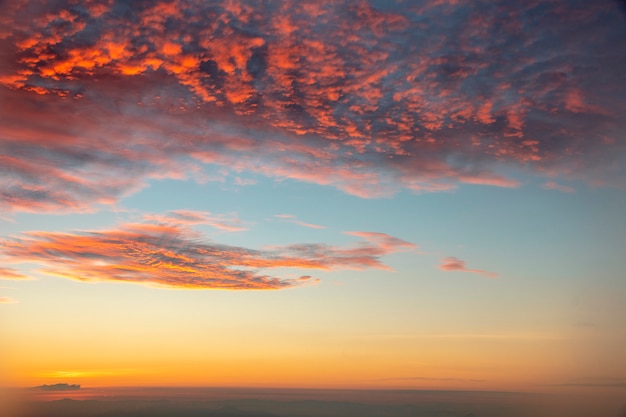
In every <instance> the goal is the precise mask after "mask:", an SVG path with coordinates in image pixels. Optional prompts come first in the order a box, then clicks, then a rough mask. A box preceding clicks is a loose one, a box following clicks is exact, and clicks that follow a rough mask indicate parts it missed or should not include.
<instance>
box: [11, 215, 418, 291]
mask: <svg viewBox="0 0 626 417" xmlns="http://www.w3.org/2000/svg"><path fill="white" fill-rule="evenodd" d="M363 235H364V236H365V235H366V234H363ZM375 236H376V239H368V241H362V242H359V243H357V244H356V245H353V246H347V247H337V246H330V245H324V244H297V245H288V246H274V247H271V248H266V249H264V250H255V249H248V248H243V247H238V246H230V245H224V244H219V243H215V242H212V241H209V240H207V239H206V238H205V237H204V236H203V235H202V234H200V233H198V232H197V231H194V230H192V229H190V228H189V227H188V226H185V225H183V224H166V223H129V224H124V225H121V226H120V227H118V228H114V229H111V230H102V231H90V232H76V233H50V232H30V233H26V234H24V235H23V236H21V237H18V238H12V239H7V240H5V241H3V242H2V244H3V247H4V249H3V252H4V255H5V256H6V257H7V258H9V259H11V260H12V261H13V262H36V263H39V264H41V265H42V266H43V268H42V269H41V271H42V272H44V273H47V274H52V275H55V276H59V277H64V278H69V279H74V280H79V281H95V282H97V281H114V282H132V283H140V284H147V285H154V286H161V287H169V288H191V289H202V288H206V289H232V290H251V289H281V288H289V287H295V286H300V285H306V284H311V283H315V282H317V280H316V279H315V278H313V277H311V276H310V275H302V276H300V277H299V278H296V279H283V278H280V277H276V276H272V275H268V274H265V273H261V272H260V271H261V270H265V269H273V268H294V269H317V270H327V271H332V270H336V269H342V268H347V269H356V270H361V269H367V268H378V269H390V268H389V267H388V266H387V265H385V264H383V263H382V262H381V260H380V257H381V256H384V255H387V254H389V253H393V252H395V251H397V250H400V249H402V248H404V247H406V246H407V245H410V244H409V243H408V242H404V241H400V240H399V239H396V238H393V237H391V236H388V235H384V234H375Z"/></svg>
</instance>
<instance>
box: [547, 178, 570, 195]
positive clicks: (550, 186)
mask: <svg viewBox="0 0 626 417" xmlns="http://www.w3.org/2000/svg"><path fill="white" fill-rule="evenodd" d="M543 188H545V189H546V190H557V191H560V192H562V193H573V192H574V188H572V187H570V186H568V185H563V184H559V183H556V182H554V181H547V182H546V183H544V184H543Z"/></svg>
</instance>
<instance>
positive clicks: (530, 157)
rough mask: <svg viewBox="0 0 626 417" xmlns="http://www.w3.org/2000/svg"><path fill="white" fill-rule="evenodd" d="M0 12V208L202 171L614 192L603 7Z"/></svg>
mask: <svg viewBox="0 0 626 417" xmlns="http://www.w3.org/2000/svg"><path fill="white" fill-rule="evenodd" d="M0 15H1V16H2V17H1V18H0V23H1V25H0V26H1V27H2V29H1V30H0V60H1V63H2V66H1V67H0V98H1V100H0V155H2V161H1V162H2V163H1V164H0V166H1V167H2V168H1V169H2V179H1V180H0V202H1V204H2V208H3V209H4V210H18V211H36V212H40V211H58V210H64V211H67V210H77V211H79V210H91V209H93V207H94V205H95V204H108V203H111V202H113V201H115V200H117V199H119V198H121V197H123V196H124V195H127V194H129V193H132V192H135V191H137V190H138V189H140V188H141V187H143V186H145V185H146V180H147V179H149V178H155V177H157V178H158V177H160V178H163V177H165V178H196V179H198V180H200V179H201V178H202V172H203V169H204V167H205V166H206V164H216V165H221V166H224V167H228V168H230V169H232V170H233V172H243V171H248V172H254V173H260V174H263V175H267V176H271V177H277V178H292V179H296V180H300V181H307V182H313V183H317V184H322V185H330V186H334V187H337V188H339V189H341V190H343V191H345V192H348V193H351V194H354V195H358V196H362V197H376V196H384V195H390V194H393V193H394V192H395V191H397V190H398V189H400V188H406V189H410V190H413V191H415V192H424V191H439V190H448V189H451V188H454V187H456V186H457V185H458V184H463V183H466V184H485V185H491V186H502V187H515V186H518V185H519V182H518V180H516V179H515V178H510V177H508V176H507V174H505V173H504V171H503V170H502V167H512V168H514V169H522V170H525V171H526V172H531V173H533V174H537V175H541V176H545V177H546V178H547V181H548V182H547V183H546V184H560V183H559V181H558V180H565V181H577V180H583V181H586V182H588V183H590V184H595V185H601V186H623V185H624V180H625V176H624V174H625V173H624V166H626V158H625V155H626V152H625V149H624V141H623V131H624V129H625V128H626V124H625V122H624V121H623V117H622V114H624V112H625V111H626V105H625V101H624V99H623V97H624V95H625V94H626V91H625V90H626V87H625V86H626V79H625V77H626V76H625V75H624V74H626V71H624V68H626V44H625V43H624V42H623V39H624V37H625V36H626V25H624V22H623V16H622V15H621V14H620V13H619V2H616V1H615V0H601V1H596V2H588V1H584V0H574V1H569V2H563V1H557V0H549V1H541V2H540V1H534V0H533V1H525V2H510V1H504V0H499V1H495V2H493V1H490V2H487V1H476V2H470V3H467V2H456V1H448V2H444V1H439V0H432V1H424V2H409V3H408V4H404V3H403V4H400V2H397V3H396V2H387V3H385V4H384V5H383V4H382V3H380V2H367V1H362V2H351V1H329V2H323V3H320V2H317V1H294V2H291V1H280V2H277V1H269V0H264V1H258V2H254V3H249V2H240V1H228V2H225V1H224V2H223V1H208V2H207V1H156V2H143V1H139V2H137V1H133V2H126V1H84V2H80V4H78V3H76V2H69V1H55V2H38V1H23V0H22V1H14V2H3V3H2V5H1V6H0ZM548 188H555V189H562V190H565V188H562V187H561V188H558V187H556V186H554V187H548Z"/></svg>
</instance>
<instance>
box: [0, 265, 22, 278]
mask: <svg viewBox="0 0 626 417" xmlns="http://www.w3.org/2000/svg"><path fill="white" fill-rule="evenodd" d="M0 279H29V277H27V276H26V275H24V274H22V273H20V272H18V271H16V270H15V269H12V268H6V267H0Z"/></svg>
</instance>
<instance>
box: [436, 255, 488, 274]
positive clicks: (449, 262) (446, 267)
mask: <svg viewBox="0 0 626 417" xmlns="http://www.w3.org/2000/svg"><path fill="white" fill-rule="evenodd" d="M439 269H441V270H442V271H446V272H452V271H459V272H471V273H473V274H479V275H484V276H486V277H488V278H497V277H498V274H496V273H495V272H489V271H485V270H482V269H469V268H467V267H466V266H465V261H463V260H461V259H459V258H455V257H453V256H449V257H447V258H443V259H442V260H441V265H439Z"/></svg>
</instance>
